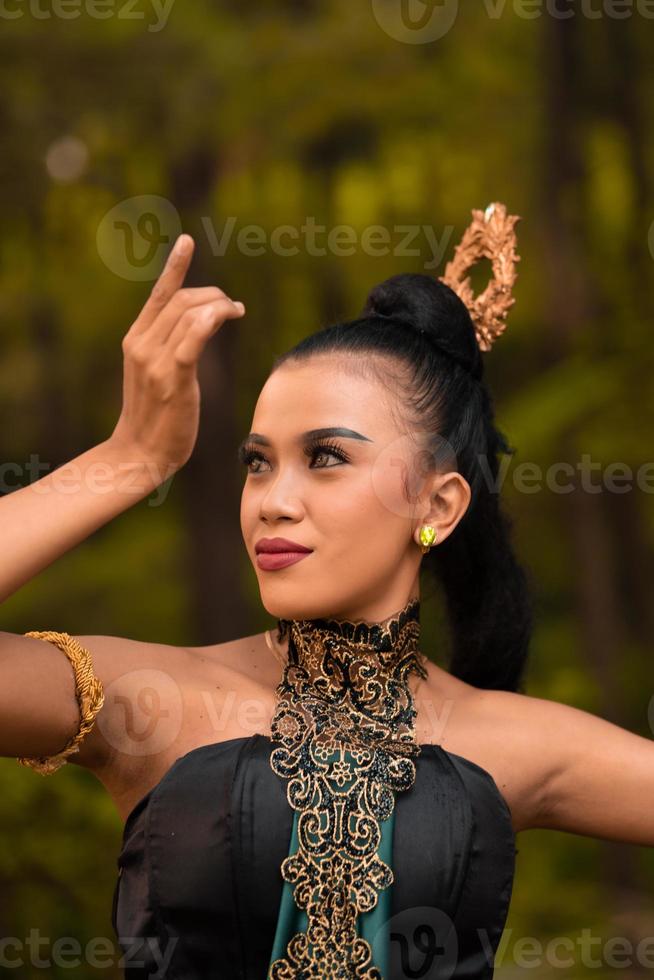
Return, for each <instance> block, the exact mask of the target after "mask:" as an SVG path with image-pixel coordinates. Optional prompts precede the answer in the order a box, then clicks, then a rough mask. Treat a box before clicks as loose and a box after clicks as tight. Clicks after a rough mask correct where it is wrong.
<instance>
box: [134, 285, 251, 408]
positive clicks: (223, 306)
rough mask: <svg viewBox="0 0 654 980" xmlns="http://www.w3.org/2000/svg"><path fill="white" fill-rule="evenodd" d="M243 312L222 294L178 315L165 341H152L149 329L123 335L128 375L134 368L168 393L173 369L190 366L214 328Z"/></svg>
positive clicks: (156, 387) (149, 382)
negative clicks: (134, 336) (209, 301)
mask: <svg viewBox="0 0 654 980" xmlns="http://www.w3.org/2000/svg"><path fill="white" fill-rule="evenodd" d="M244 311H245V310H244V307H242V306H237V305H236V303H234V302H232V300H231V299H229V298H228V297H227V296H224V295H223V296H221V297H220V298H218V299H216V300H214V301H213V302H211V303H205V304H204V305H198V306H192V307H190V308H188V309H187V310H186V311H185V312H184V313H182V315H181V316H180V317H178V319H177V322H176V324H175V326H174V328H173V329H172V330H171V331H170V333H169V335H168V337H167V340H166V343H164V344H161V343H158V342H153V341H152V339H151V337H150V332H149V331H148V333H147V334H142V335H141V336H140V337H136V338H132V339H130V340H128V338H125V340H124V341H123V351H124V353H125V358H126V367H127V368H129V370H128V372H127V373H128V375H129V376H130V377H131V375H132V370H131V369H132V368H134V369H135V370H136V371H137V372H139V373H141V372H142V373H143V376H144V378H145V381H146V383H148V384H150V385H151V386H152V387H154V388H155V389H161V390H163V389H165V390H166V392H168V393H169V394H171V393H172V390H173V389H172V387H171V381H170V379H171V377H172V376H173V375H174V373H175V370H176V369H177V368H180V367H181V368H184V367H191V366H193V365H194V364H195V363H196V362H197V360H198V358H199V356H200V354H201V353H202V350H203V348H204V346H205V344H206V343H207V340H208V339H209V337H210V336H211V335H212V334H213V333H214V332H215V330H216V327H217V326H220V325H221V324H222V323H223V322H224V321H225V320H227V319H236V318H238V317H240V316H242V315H243V313H244Z"/></svg>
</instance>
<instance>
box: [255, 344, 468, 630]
mask: <svg viewBox="0 0 654 980" xmlns="http://www.w3.org/2000/svg"><path fill="white" fill-rule="evenodd" d="M339 364H340V366H339ZM391 397H392V395H391V394H390V393H389V392H387V390H386V388H385V387H384V386H382V385H381V384H380V383H379V382H377V381H375V380H373V379H368V378H365V377H361V376H359V375H358V374H356V373H350V372H348V371H346V370H343V368H342V360H341V361H340V362H339V359H338V358H337V357H334V356H328V355H320V356H315V357H313V358H311V359H309V360H308V361H304V362H302V363H295V364H293V363H292V362H286V363H285V364H283V365H282V366H280V367H279V368H278V369H277V370H276V371H274V372H273V373H272V374H271V375H270V377H269V378H268V379H267V381H266V383H265V384H264V386H263V388H262V391H261V394H260V395H259V398H258V401H257V404H256V407H255V411H254V416H253V419H252V425H251V431H252V433H255V434H256V435H253V436H252V438H246V439H245V440H244V445H245V454H244V456H242V457H241V458H242V459H244V458H245V463H244V466H243V469H244V473H245V484H244V487H243V494H242V497H241V530H242V533H243V538H244V541H245V545H246V548H247V551H248V554H249V556H250V560H251V561H252V564H253V566H254V569H255V571H256V575H257V578H258V581H259V588H260V592H261V599H262V602H263V605H264V607H265V608H266V610H267V611H268V612H269V613H270V614H271V615H272V616H274V617H275V618H285V619H313V618H316V617H323V616H331V617H335V618H338V619H363V620H368V621H371V622H378V621H380V620H382V619H385V618H386V617H387V616H390V615H391V614H392V613H394V612H395V611H397V610H399V609H401V608H402V607H403V606H404V605H405V604H406V602H407V601H408V599H409V598H413V597H417V596H418V570H419V565H420V559H421V557H422V554H421V551H420V548H419V546H418V544H417V542H416V537H415V532H416V528H418V527H419V526H420V525H421V524H422V523H423V515H425V514H428V516H429V515H430V516H432V517H433V515H434V511H433V510H429V511H425V510H424V505H425V498H424V497H421V498H418V497H417V496H416V495H415V494H414V493H413V488H417V489H419V484H420V483H423V484H424V480H422V481H420V480H419V481H418V483H416V482H415V481H413V482H412V491H411V492H410V496H411V497H412V498H413V500H407V496H406V493H405V489H404V486H403V480H404V478H407V477H409V476H410V475H411V474H412V473H415V467H416V459H417V447H416V443H415V440H414V439H412V438H411V437H409V436H408V435H407V434H406V432H405V431H404V430H401V429H398V427H397V426H396V421H395V419H394V413H393V411H391V407H390V403H389V399H390V398H391ZM394 411H395V413H396V412H397V411H398V406H397V405H395V407H394ZM332 427H337V428H339V429H341V430H348V431H347V432H345V431H342V432H341V434H334V435H331V436H329V435H328V436H326V437H319V438H318V439H315V438H314V442H313V445H312V441H311V436H309V435H307V433H309V432H311V430H317V429H324V428H332ZM260 437H263V439H265V443H264V441H263V439H261V438H260ZM326 443H329V444H330V448H327V447H326V445H325V444H326ZM242 445H243V444H242ZM441 479H442V477H441ZM426 499H427V507H428V508H429V502H428V497H427V498H426ZM421 507H422V510H421V509H420V508H421ZM464 509H465V508H464ZM416 515H417V516H416ZM431 523H434V521H433V520H432V521H431ZM455 523H456V522H455ZM441 536H442V535H439V538H440V537H441ZM264 537H265V538H275V537H283V538H287V539H289V540H291V541H293V542H294V543H296V544H300V545H303V546H305V547H307V548H311V549H312V550H311V553H310V554H308V555H306V557H304V558H303V559H302V560H301V561H298V562H295V563H294V564H290V565H286V566H285V567H282V568H278V569H276V570H266V569H264V568H261V567H260V566H259V564H258V560H257V554H256V552H255V545H256V544H257V542H258V541H259V540H260V539H261V538H264Z"/></svg>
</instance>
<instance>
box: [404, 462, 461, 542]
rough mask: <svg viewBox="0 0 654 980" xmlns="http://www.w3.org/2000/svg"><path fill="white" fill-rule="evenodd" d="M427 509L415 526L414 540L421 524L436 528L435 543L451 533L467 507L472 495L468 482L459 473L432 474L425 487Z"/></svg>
mask: <svg viewBox="0 0 654 980" xmlns="http://www.w3.org/2000/svg"><path fill="white" fill-rule="evenodd" d="M427 494H428V500H429V503H428V505H427V507H428V509H427V510H426V512H423V517H422V518H421V520H420V524H419V525H418V527H417V528H416V531H415V536H416V540H417V538H418V534H419V533H420V528H421V527H422V525H423V524H431V526H432V527H434V528H436V542H435V543H436V544H438V543H439V542H441V541H444V540H445V538H446V537H447V536H448V535H449V534H451V533H452V531H453V530H454V528H455V527H456V526H457V524H458V523H459V521H460V520H461V518H462V517H463V515H464V514H465V512H466V511H467V509H468V506H469V504H470V500H471V497H472V491H471V490H470V484H469V483H468V481H467V480H466V479H465V478H464V477H463V476H461V474H460V473H457V472H456V471H452V472H450V473H437V474H434V475H433V476H432V477H431V478H430V479H429V481H428V484H427V486H426V487H425V496H427Z"/></svg>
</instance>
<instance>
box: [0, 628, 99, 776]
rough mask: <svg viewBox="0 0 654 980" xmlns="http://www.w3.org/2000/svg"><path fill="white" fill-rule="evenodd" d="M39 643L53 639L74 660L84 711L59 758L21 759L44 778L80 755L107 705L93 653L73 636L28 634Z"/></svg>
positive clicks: (77, 691) (77, 693)
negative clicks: (94, 670)
mask: <svg viewBox="0 0 654 980" xmlns="http://www.w3.org/2000/svg"><path fill="white" fill-rule="evenodd" d="M23 635H24V636H32V637H34V638H36V639H39V640H49V641H50V642H51V643H54V644H55V645H56V646H58V647H59V649H60V650H62V651H63V652H64V653H65V654H66V656H67V657H68V659H69V660H70V662H71V664H72V666H73V670H74V672H75V697H76V698H77V703H78V705H79V709H80V725H79V728H78V730H77V733H76V734H75V735H73V736H72V737H71V738H70V739H69V740H68V742H67V743H66V745H65V747H64V748H63V749H62V750H61V752H58V753H57V754H56V755H51V756H41V757H39V758H36V759H26V758H19V759H17V760H16V761H17V762H20V764H21V765H22V766H29V767H30V768H31V769H36V771H37V772H39V773H41V775H42V776H49V775H51V774H52V773H54V772H56V771H57V769H59V768H61V766H63V765H65V764H66V761H67V757H68V756H69V755H72V753H73V752H79V744H80V742H81V741H82V739H83V738H84V737H85V736H86V735H88V733H89V731H90V730H91V728H92V727H93V724H94V722H95V716H96V715H97V713H98V711H99V710H100V708H101V707H102V705H103V704H104V690H103V687H102V682H101V680H100V679H99V678H98V677H96V676H95V674H94V672H93V660H92V659H91V654H90V653H89V651H88V650H87V649H86V648H85V647H83V646H82V645H81V643H79V642H78V641H77V640H76V639H75V638H74V637H73V636H71V635H70V634H69V633H57V632H55V631H54V630H32V632H30V633H24V634H23Z"/></svg>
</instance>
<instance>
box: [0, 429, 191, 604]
mask: <svg viewBox="0 0 654 980" xmlns="http://www.w3.org/2000/svg"><path fill="white" fill-rule="evenodd" d="M171 475H172V474H171V472H167V473H162V472H161V471H160V468H159V467H157V466H156V465H154V464H153V463H151V462H149V461H148V460H147V459H146V458H145V457H144V456H143V455H142V454H140V453H138V452H137V451H132V450H127V449H125V448H122V447H121V446H119V445H118V444H117V443H116V442H113V441H109V440H107V441H105V442H101V443H99V444H98V445H97V446H94V447H93V448H92V449H89V450H87V451H86V452H84V453H82V454H81V455H80V456H76V457H75V459H73V460H71V461H70V462H69V463H66V464H64V465H63V466H60V467H58V468H57V469H56V470H53V471H52V472H51V473H48V474H47V475H46V476H44V477H42V478H41V479H40V480H36V481H34V482H33V483H30V484H28V485H27V486H25V487H21V488H20V489H19V490H15V491H13V493H10V494H7V495H5V496H4V497H2V498H0V528H1V532H0V535H1V542H2V562H1V563H0V602H3V601H4V600H5V599H7V598H8V597H9V596H11V595H12V594H13V593H14V592H16V591H18V589H20V588H21V586H23V585H24V584H25V583H26V582H29V581H30V580H31V579H32V578H34V577H35V576H36V575H38V574H39V572H41V571H42V570H43V569H44V568H47V567H48V566H49V565H51V564H52V562H54V561H56V559H57V558H59V557H60V556H61V555H64V554H65V553H66V552H67V551H70V550H71V548H74V547H75V546H76V545H78V544H80V542H82V541H84V540H85V539H86V538H87V537H89V535H91V534H92V533H93V532H94V531H96V530H97V529H98V528H100V527H102V526H103V525H104V524H107V523H108V522H109V521H110V520H111V519H112V518H114V517H116V516H117V515H118V514H121V513H122V512H123V511H125V510H127V509H128V508H130V507H133V506H134V504H136V503H138V502H139V501H141V500H143V499H144V498H145V497H147V496H148V494H150V493H151V492H152V491H153V490H155V489H156V488H157V487H158V486H159V485H160V484H161V483H163V482H164V481H165V480H166V479H168V477H169V476H171Z"/></svg>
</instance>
